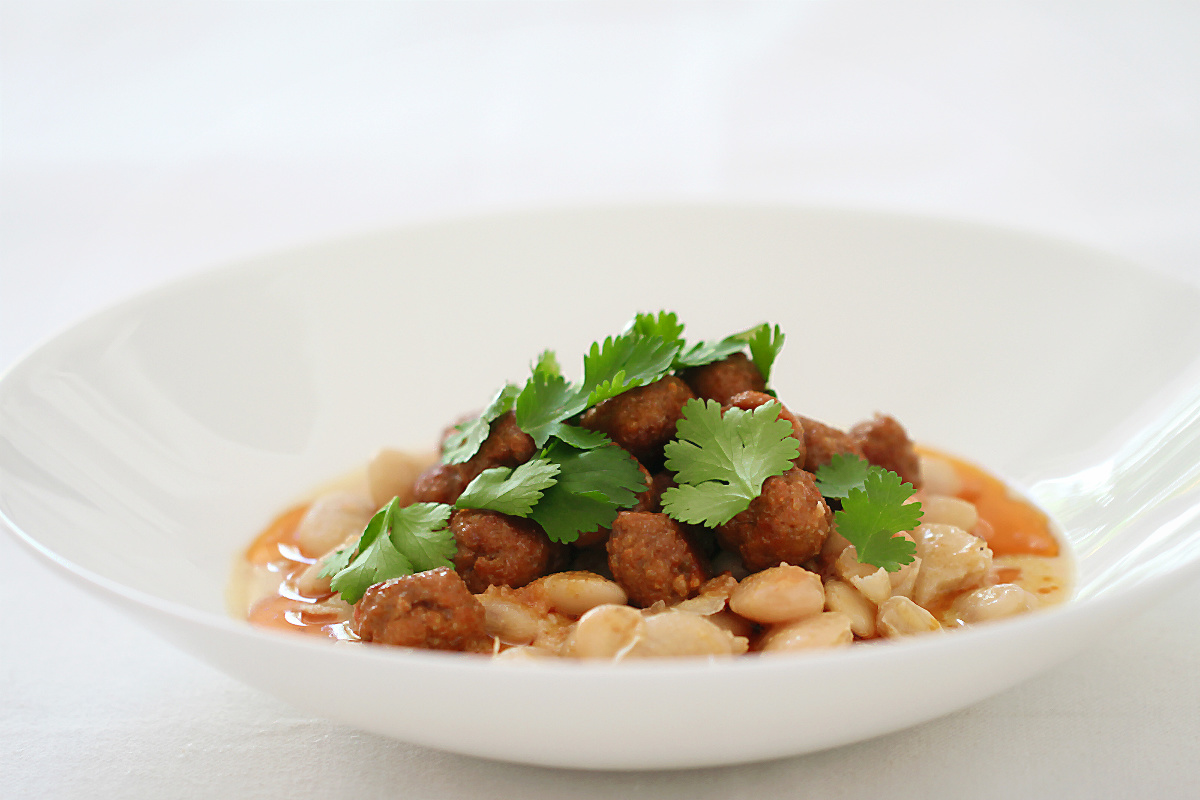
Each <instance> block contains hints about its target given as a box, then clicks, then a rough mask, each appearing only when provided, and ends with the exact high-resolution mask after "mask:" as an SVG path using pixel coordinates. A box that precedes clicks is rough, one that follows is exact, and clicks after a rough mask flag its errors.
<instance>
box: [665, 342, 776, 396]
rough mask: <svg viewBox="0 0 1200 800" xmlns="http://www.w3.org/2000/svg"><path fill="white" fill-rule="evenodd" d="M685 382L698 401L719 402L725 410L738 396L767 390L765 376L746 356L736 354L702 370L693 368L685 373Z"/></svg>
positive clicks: (701, 368) (705, 366) (707, 365)
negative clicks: (701, 399)
mask: <svg viewBox="0 0 1200 800" xmlns="http://www.w3.org/2000/svg"><path fill="white" fill-rule="evenodd" d="M683 379H684V380H685V381H687V384H688V386H690V387H692V391H693V392H695V393H696V396H697V397H702V398H704V399H705V400H716V401H717V402H718V403H720V404H721V405H723V406H724V405H728V404H729V399H730V398H731V397H733V396H734V395H735V394H739V393H741V392H761V391H763V390H764V389H766V388H767V382H766V380H764V379H763V376H762V373H761V372H759V371H758V367H756V366H754V362H753V361H751V360H750V359H749V358H747V357H746V354H745V353H734V354H733V355H731V356H729V358H725V359H722V360H720V361H714V362H713V363H711V364H705V365H704V366H703V367H692V368H691V369H688V370H685V371H684V372H683Z"/></svg>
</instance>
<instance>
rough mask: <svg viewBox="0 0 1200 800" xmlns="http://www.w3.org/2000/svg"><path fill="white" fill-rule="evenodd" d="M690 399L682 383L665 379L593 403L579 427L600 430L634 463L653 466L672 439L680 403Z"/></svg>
mask: <svg viewBox="0 0 1200 800" xmlns="http://www.w3.org/2000/svg"><path fill="white" fill-rule="evenodd" d="M693 396H694V395H693V394H692V390H691V389H689V388H688V387H687V384H686V383H684V382H683V381H681V380H680V379H679V378H676V377H674V376H668V377H666V378H663V379H662V380H660V381H655V382H654V383H651V384H649V385H647V386H639V387H637V388H636V389H630V390H629V391H628V392H625V393H623V394H619V395H617V396H616V397H611V398H609V399H608V400H604V401H602V402H600V403H598V404H596V405H595V406H593V407H592V408H589V409H588V410H587V411H585V412H584V413H583V417H582V418H581V419H580V421H579V424H580V425H582V426H583V427H585V428H588V429H589V430H593V431H603V432H604V433H606V434H608V438H610V439H612V440H613V441H614V442H616V443H617V444H619V445H620V446H621V447H624V448H625V449H626V450H628V451H629V452H630V453H632V454H633V457H634V458H636V459H637V460H638V461H640V462H642V463H645V464H651V465H654V466H657V465H658V464H659V463H660V462H661V461H662V450H663V445H665V444H666V443H667V442H669V441H671V440H672V439H674V438H675V423H676V422H678V421H679V418H680V417H681V416H683V404H684V403H686V402H687V401H688V400H691V399H692V397H693Z"/></svg>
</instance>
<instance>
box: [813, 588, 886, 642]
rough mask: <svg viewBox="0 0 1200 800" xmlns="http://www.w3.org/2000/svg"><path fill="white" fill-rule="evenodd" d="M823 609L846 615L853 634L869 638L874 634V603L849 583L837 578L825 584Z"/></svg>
mask: <svg viewBox="0 0 1200 800" xmlns="http://www.w3.org/2000/svg"><path fill="white" fill-rule="evenodd" d="M825 610H826V611H840V612H842V613H843V614H845V615H846V616H848V617H849V618H850V630H851V631H853V632H854V635H855V636H858V637H860V638H863V639H869V638H870V637H872V636H874V635H875V604H874V603H872V602H871V601H870V600H868V599H867V598H865V597H863V595H862V593H861V592H859V591H858V589H855V588H854V587H853V586H851V585H850V584H848V583H844V582H842V581H838V580H832V581H830V582H829V583H827V584H825Z"/></svg>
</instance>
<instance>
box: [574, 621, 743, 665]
mask: <svg viewBox="0 0 1200 800" xmlns="http://www.w3.org/2000/svg"><path fill="white" fill-rule="evenodd" d="M581 622H582V620H581ZM644 631H645V635H644V636H643V637H642V639H641V640H640V641H638V642H637V643H636V644H635V645H634V646H633V647H632V648H630V650H629V657H630V658H661V657H674V656H731V655H738V654H740V653H744V652H746V650H747V648H748V646H749V642H747V641H746V640H745V639H743V638H741V637H740V636H734V635H733V634H732V633H730V632H729V631H727V630H725V629H724V628H722V627H721V626H719V625H716V624H714V623H712V622H710V621H709V619H708V618H707V617H702V616H699V615H698V614H691V613H688V612H687V611H676V610H675V609H668V610H666V611H664V612H663V613H661V614H651V615H650V616H647V617H646V618H645V628H644Z"/></svg>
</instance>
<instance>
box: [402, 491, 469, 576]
mask: <svg viewBox="0 0 1200 800" xmlns="http://www.w3.org/2000/svg"><path fill="white" fill-rule="evenodd" d="M391 502H392V503H394V504H396V507H395V512H394V514H393V516H392V525H391V526H390V532H391V539H392V543H393V544H395V545H396V549H397V550H399V551H400V552H401V553H403V554H404V555H405V556H407V557H408V558H409V560H410V561H412V564H413V567H415V568H416V570H417V572H424V571H425V570H427V569H433V568H435V567H451V568H453V567H454V561H453V558H454V555H455V553H457V552H458V546H457V545H456V544H455V542H454V534H453V533H451V532H450V529H449V528H447V527H446V521H447V520H448V519H450V506H448V505H446V504H445V503H413V504H412V505H408V506H404V507H403V508H400V507H399V500H396V499H393V500H392V501H391Z"/></svg>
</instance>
